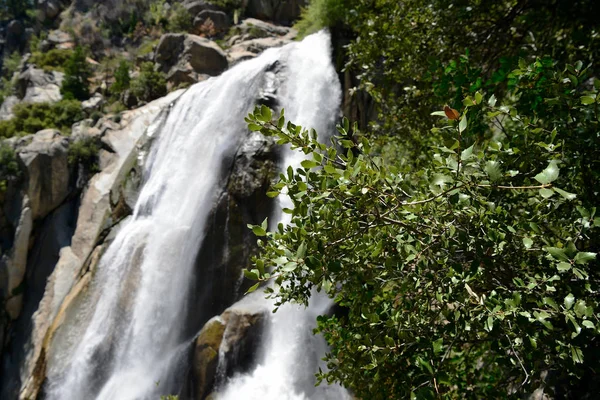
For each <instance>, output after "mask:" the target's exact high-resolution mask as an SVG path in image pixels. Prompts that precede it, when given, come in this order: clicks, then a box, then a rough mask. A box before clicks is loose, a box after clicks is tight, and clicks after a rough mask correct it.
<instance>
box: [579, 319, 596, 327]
mask: <svg viewBox="0 0 600 400" xmlns="http://www.w3.org/2000/svg"><path fill="white" fill-rule="evenodd" d="M581 325H583V326H585V327H586V328H588V329H596V327H595V326H594V323H593V322H592V321H589V320H585V321H583V322H582V323H581Z"/></svg>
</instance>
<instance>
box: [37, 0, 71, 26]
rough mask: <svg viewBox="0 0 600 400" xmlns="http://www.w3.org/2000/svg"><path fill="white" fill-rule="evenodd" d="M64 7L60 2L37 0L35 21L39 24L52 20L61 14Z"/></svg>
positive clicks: (58, 0) (55, 0)
mask: <svg viewBox="0 0 600 400" xmlns="http://www.w3.org/2000/svg"><path fill="white" fill-rule="evenodd" d="M64 7H65V5H64V3H63V2H62V1H60V0H39V1H38V6H37V9H38V10H37V19H38V20H39V21H40V22H45V21H49V20H53V19H55V18H56V17H58V15H59V14H60V13H61V11H62V10H63V9H64Z"/></svg>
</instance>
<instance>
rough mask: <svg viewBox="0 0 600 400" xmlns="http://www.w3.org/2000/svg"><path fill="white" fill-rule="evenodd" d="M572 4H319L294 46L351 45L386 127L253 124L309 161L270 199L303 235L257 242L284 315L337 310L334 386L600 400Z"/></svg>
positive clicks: (594, 198) (588, 111)
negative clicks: (290, 307)
mask: <svg viewBox="0 0 600 400" xmlns="http://www.w3.org/2000/svg"><path fill="white" fill-rule="evenodd" d="M575 3H576V4H574V3H573V2H572V1H569V2H567V1H562V0H555V1H551V2H547V1H541V0H540V1H538V0H515V1H500V2H498V1H492V0H489V1H488V0H483V1H477V2H475V1H468V0H457V1H453V2H450V4H448V2H442V1H422V0H408V1H403V2H397V1H392V0H383V1H377V2H372V1H367V0H339V1H335V0H315V1H313V2H311V4H310V7H309V8H308V10H307V11H306V12H305V14H304V19H303V21H301V22H300V23H299V25H298V27H299V28H301V31H302V32H303V33H310V32H311V31H313V30H315V29H318V28H320V27H321V26H323V25H328V26H330V27H332V29H333V33H334V36H336V35H337V36H336V37H338V38H339V37H340V35H342V36H344V37H345V38H347V39H350V42H349V44H348V46H347V47H346V48H345V49H343V51H344V54H343V55H344V59H345V68H346V70H347V71H348V72H349V73H350V74H351V75H355V76H356V77H357V78H358V81H359V83H360V84H359V86H358V87H356V88H353V89H352V92H354V93H357V92H364V93H367V94H368V95H369V96H370V98H371V99H372V100H373V101H374V103H375V118H374V119H372V120H371V123H370V124H369V125H367V126H363V127H362V129H359V126H358V124H355V125H354V126H352V127H351V124H350V123H349V122H348V121H345V122H344V123H343V124H342V126H340V127H339V128H338V130H339V135H338V136H337V137H336V138H335V140H334V144H333V145H332V146H328V145H325V144H323V143H319V142H318V141H317V139H316V137H317V136H316V133H314V132H311V131H309V130H308V129H305V128H302V127H299V126H296V125H294V124H293V121H292V122H287V121H285V118H284V116H283V115H282V116H281V117H280V118H279V119H276V120H272V115H271V111H270V110H269V109H267V108H264V107H263V108H261V109H257V111H255V112H254V113H253V114H252V115H250V116H249V117H248V120H247V121H248V123H249V127H250V129H251V130H258V131H261V132H262V133H263V134H265V135H270V136H275V137H276V139H278V141H279V143H282V144H285V143H290V144H291V145H292V148H294V149H296V151H302V152H303V153H304V154H305V156H306V159H305V160H304V161H303V162H302V164H301V166H297V167H296V168H294V167H289V168H288V169H287V171H286V173H284V174H282V175H281V176H280V180H279V182H278V183H276V184H275V185H274V187H273V190H272V191H271V192H270V195H271V196H278V195H286V196H289V197H290V198H291V200H292V202H293V205H294V208H293V209H284V212H286V213H289V214H291V221H292V224H291V225H290V226H281V225H280V226H279V227H278V228H277V229H276V231H275V232H267V231H266V226H267V224H266V222H265V223H264V224H263V225H261V226H252V229H253V231H254V233H255V234H256V235H257V236H259V237H261V238H263V239H261V241H260V245H261V247H262V254H261V256H260V257H257V258H256V259H255V260H254V268H253V269H251V270H248V271H246V276H247V277H248V278H250V279H256V280H259V281H270V282H271V283H272V286H269V288H268V289H267V292H269V293H270V295H271V296H273V297H275V298H276V299H277V305H281V304H283V303H285V302H290V301H291V302H300V303H304V304H306V303H307V302H310V298H311V294H312V292H313V290H320V291H325V292H326V293H328V294H329V295H330V296H331V297H332V298H333V299H334V301H335V302H336V303H337V304H338V305H339V306H340V307H339V309H340V310H341V311H340V312H338V313H336V314H335V315H333V316H321V317H320V318H319V321H318V328H317V331H318V332H320V333H322V334H323V335H324V336H325V338H326V340H327V342H328V343H329V345H330V349H331V350H330V353H329V354H328V356H327V359H326V361H327V366H328V370H327V371H324V372H321V373H320V374H319V377H320V379H321V380H325V381H327V382H334V381H335V382H340V383H341V384H343V385H344V386H346V387H348V388H349V389H351V391H352V392H354V393H355V394H356V396H357V397H358V398H364V399H400V398H415V399H417V398H418V399H433V398H448V399H453V398H526V397H527V396H529V395H531V394H532V393H533V392H534V391H536V390H538V389H541V390H543V391H544V392H545V393H546V394H547V395H549V396H551V397H552V398H594V397H595V394H596V393H597V391H598V383H597V379H595V377H596V374H597V371H598V369H599V368H600V361H598V360H599V359H600V358H599V356H600V347H599V346H598V340H599V335H598V334H599V331H598V328H599V327H598V324H599V323H600V322H599V320H598V318H599V316H600V313H599V309H598V307H599V306H600V305H599V304H598V303H599V301H598V294H599V293H600V287H599V284H600V276H599V274H598V271H599V267H600V265H599V262H598V260H597V256H596V254H597V252H598V250H599V248H600V240H599V239H598V228H599V227H600V218H599V217H598V216H597V215H596V206H597V205H598V200H599V192H598V190H597V188H598V187H599V185H600V180H599V179H598V178H599V174H600V172H599V171H600V169H599V168H598V167H599V166H598V163H599V161H598V160H600V141H599V140H598V123H599V115H598V106H599V104H598V103H599V102H598V97H597V94H598V90H599V89H600V81H599V80H598V79H597V71H598V69H597V64H596V62H597V59H598V56H599V55H600V54H599V53H598V49H599V47H598V45H597V44H598V43H597V40H598V34H597V30H598V24H597V23H596V22H594V21H593V17H591V16H592V15H595V14H596V13H597V12H598V6H599V5H598V3H597V2H593V1H577V2H575ZM549 20H552V21H553V23H552V24H548V23H547V21H549ZM258 285H259V284H257V285H255V286H254V287H253V289H254V290H255V289H256V288H258Z"/></svg>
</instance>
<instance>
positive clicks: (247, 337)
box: [194, 304, 268, 400]
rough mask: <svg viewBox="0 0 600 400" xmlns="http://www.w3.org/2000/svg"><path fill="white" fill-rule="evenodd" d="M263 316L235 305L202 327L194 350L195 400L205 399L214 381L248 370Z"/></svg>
mask: <svg viewBox="0 0 600 400" xmlns="http://www.w3.org/2000/svg"><path fill="white" fill-rule="evenodd" d="M267 313H268V311H267V310H265V309H252V308H245V307H243V306H242V305H241V304H238V305H234V306H233V307H231V308H229V309H227V310H226V311H225V312H224V313H223V314H221V315H220V316H218V317H214V318H213V319H211V320H210V321H208V322H207V323H206V325H204V328H202V330H201V331H200V333H199V334H198V337H197V339H196V345H195V349H194V377H195V394H196V400H205V399H206V398H207V397H208V396H209V394H210V393H211V392H212V390H213V389H214V387H215V384H216V383H218V380H220V379H222V380H224V379H226V378H228V377H230V376H232V375H233V374H234V373H236V372H237V373H242V372H245V371H246V370H248V369H249V368H250V367H251V364H252V361H253V359H254V355H255V353H256V350H257V349H258V346H259V344H260V338H261V335H262V333H263V330H264V326H265V321H266V318H267ZM219 362H221V363H219Z"/></svg>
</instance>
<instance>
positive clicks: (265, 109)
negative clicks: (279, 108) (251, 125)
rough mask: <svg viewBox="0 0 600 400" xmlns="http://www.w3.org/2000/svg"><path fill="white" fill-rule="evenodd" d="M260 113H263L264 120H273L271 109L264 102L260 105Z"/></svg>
mask: <svg viewBox="0 0 600 400" xmlns="http://www.w3.org/2000/svg"><path fill="white" fill-rule="evenodd" d="M260 114H261V115H262V117H263V121H264V122H269V121H271V118H272V114H271V109H270V108H269V107H267V106H265V105H264V104H263V105H261V106H260Z"/></svg>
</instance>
